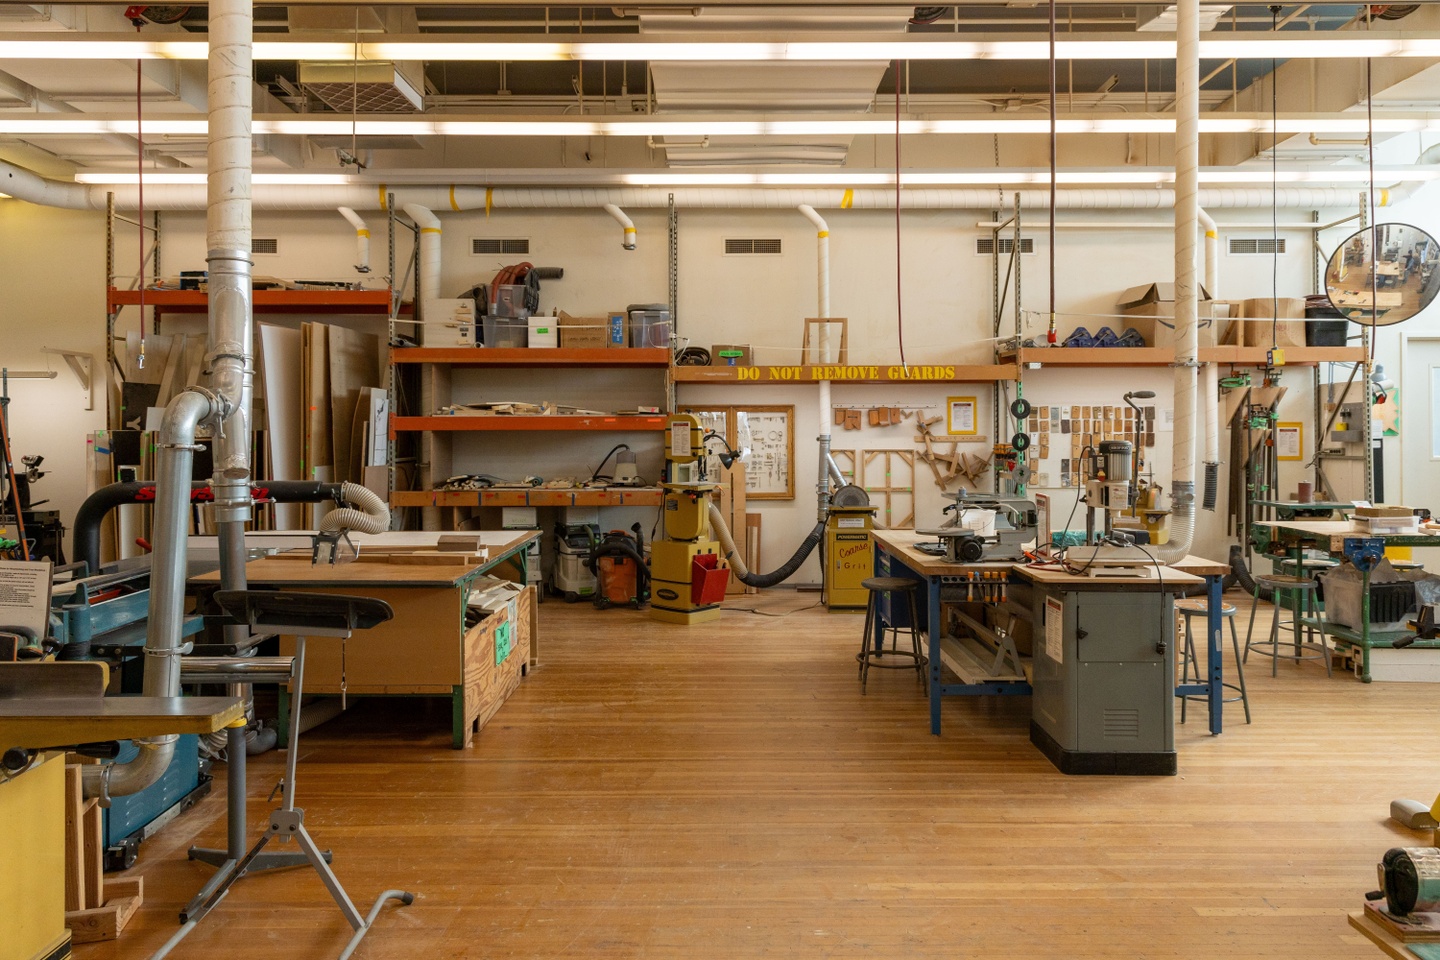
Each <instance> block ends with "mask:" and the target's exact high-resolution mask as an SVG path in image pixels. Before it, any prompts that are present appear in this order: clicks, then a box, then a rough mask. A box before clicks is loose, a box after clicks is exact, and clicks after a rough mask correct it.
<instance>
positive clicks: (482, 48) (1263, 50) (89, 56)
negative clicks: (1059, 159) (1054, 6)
mask: <svg viewBox="0 0 1440 960" xmlns="http://www.w3.org/2000/svg"><path fill="white" fill-rule="evenodd" d="M207 51H208V48H207V44H206V42H205V41H203V40H154V39H144V38H139V37H134V36H130V35H127V34H89V35H84V36H76V37H70V38H67V39H64V40H37V39H34V36H33V35H25V34H18V33H9V34H0V58H4V59H20V60H26V59H29V60H146V59H148V60H203V59H205V57H206V56H207ZM253 52H254V57H255V59H256V60H330V61H350V60H353V59H356V58H357V57H358V59H361V60H428V61H432V62H440V61H453V62H460V61H478V62H498V61H509V62H522V61H566V60H591V61H594V60H601V61H622V60H625V61H634V60H644V61H672V62H721V63H727V62H753V61H772V60H790V61H811V62H813V61H883V60H956V61H958V60H1045V59H1047V58H1048V57H1049V47H1048V44H1047V43H1046V42H1045V41H1044V40H1034V39H1017V38H1016V35H1014V34H1011V35H995V36H991V37H978V38H972V39H964V40H962V39H954V38H952V37H948V36H946V35H944V34H915V35H911V36H908V37H904V38H897V37H894V36H893V35H885V36H884V37H883V38H877V39H875V40H851V41H837V40H834V39H832V38H825V37H823V36H818V35H815V34H809V35H804V36H797V37H795V38H794V39H790V40H783V41H773V42H765V41H759V42H757V41H752V40H715V41H699V42H677V41H670V40H660V39H656V40H635V39H631V38H629V37H626V38H623V39H604V40H596V39H587V40H577V41H552V40H546V41H532V40H520V39H503V38H474V39H457V38H455V37H453V36H447V38H446V39H440V38H439V37H438V36H434V35H412V36H408V37H392V38H389V39H385V40H366V41H362V42H361V43H359V44H358V45H356V44H354V43H352V42H351V41H349V40H345V39H338V38H337V39H336V40H334V41H316V40H310V39H303V38H295V39H290V38H282V39H265V40H258V41H256V42H255V44H254V51H253ZM1056 56H1057V57H1058V58H1059V59H1061V60H1173V59H1175V41H1174V40H1173V39H1171V38H1169V37H1167V36H1166V35H1164V34H1154V35H1152V34H1145V35H1144V38H1143V39H1140V38H1139V37H1137V35H1136V34H1120V33H1096V34H1091V35H1088V36H1086V37H1084V38H1083V39H1074V40H1060V41H1058V42H1057V43H1056ZM1200 56H1201V58H1203V59H1207V60H1226V59H1230V58H1235V59H1241V60H1247V59H1269V58H1271V57H1275V58H1278V59H1282V60H1287V59H1326V60H1328V59H1356V58H1361V57H1440V33H1436V32H1434V31H1378V30H1377V31H1365V32H1362V31H1344V32H1337V33H1334V34H1330V35H1327V36H1318V37H1317V36H1315V35H1314V34H1311V33H1307V32H1300V31H1295V32H1293V33H1280V34H1273V33H1266V32H1262V31H1255V32H1254V33H1253V34H1248V33H1239V34H1237V33H1232V32H1229V31H1226V32H1223V33H1214V32H1211V33H1207V34H1202V38H1201V40H1200Z"/></svg>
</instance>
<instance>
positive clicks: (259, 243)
mask: <svg viewBox="0 0 1440 960" xmlns="http://www.w3.org/2000/svg"><path fill="white" fill-rule="evenodd" d="M250 252H251V253H279V252H280V241H279V240H278V239H276V238H275V237H251V238H250Z"/></svg>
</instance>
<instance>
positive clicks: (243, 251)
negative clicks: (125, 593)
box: [83, 0, 254, 803]
mask: <svg viewBox="0 0 1440 960" xmlns="http://www.w3.org/2000/svg"><path fill="white" fill-rule="evenodd" d="M253 30H254V10H253V8H252V6H251V0H216V2H213V3H211V5H210V19H209V39H210V66H209V89H208V96H209V104H210V118H209V122H210V148H209V154H208V172H209V179H208V182H207V184H206V187H207V203H206V248H207V251H208V252H207V255H206V263H207V265H208V267H209V278H210V296H209V304H210V335H209V349H208V351H207V353H206V369H207V371H208V373H209V376H210V387H211V389H208V390H207V389H204V388H199V387H192V388H190V389H188V390H186V391H185V392H183V393H180V394H178V395H177V396H176V397H175V399H173V400H172V401H170V404H169V405H168V406H167V407H166V409H165V418H164V420H163V422H162V424H161V429H160V438H159V443H158V447H159V452H158V454H157V457H156V474H157V475H156V482H155V524H154V534H155V536H154V543H155V557H154V564H153V566H152V568H151V574H150V605H149V629H148V631H147V633H146V636H145V676H144V683H143V692H144V694H145V695H146V696H149V697H178V696H179V695H180V663H179V656H180V627H181V622H182V620H183V619H184V615H183V604H184V600H185V574H186V563H185V542H186V539H187V537H188V535H189V519H190V518H189V508H190V471H191V466H192V462H193V459H194V449H195V434H196V432H197V430H198V429H199V426H200V424H201V423H202V422H205V421H207V420H208V421H211V422H212V423H213V428H214V433H215V442H214V446H215V475H214V477H213V478H212V479H211V487H212V489H213V490H214V501H215V508H214V509H215V514H214V515H215V520H216V523H217V525H218V527H219V534H220V582H221V585H222V586H223V587H224V588H225V589H227V590H243V589H245V563H244V552H245V522H246V521H247V520H249V519H250V439H251V438H250V407H251V386H252V384H251V379H252V374H253V370H252V363H251V358H252V354H253V330H252V304H251V278H250V259H249V257H250V238H251V229H250V148H251V140H250V115H251V84H252V81H251V47H250V38H251V34H252V32H253ZM239 629H240V630H242V631H243V630H244V628H243V627H241V628H239ZM176 739H177V738H176V737H175V736H166V737H156V738H153V739H149V740H143V741H136V743H137V746H139V747H140V753H139V754H138V756H137V757H136V759H135V760H134V761H132V762H130V763H126V764H103V765H101V766H99V767H87V768H86V769H85V770H84V771H83V774H84V776H83V783H84V792H85V795H86V796H87V797H99V798H100V800H101V802H102V803H108V802H109V798H110V797H111V796H123V795H127V794H133V793H138V792H139V791H141V790H143V789H145V788H146V787H148V786H150V785H151V784H152V783H154V782H155V781H157V780H158V779H159V778H160V776H161V774H163V773H164V772H165V770H166V768H168V767H169V765H170V759H171V757H173V756H174V752H175V741H176ZM91 771H94V772H91Z"/></svg>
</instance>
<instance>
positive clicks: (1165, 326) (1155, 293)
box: [1090, 282, 1216, 347]
mask: <svg viewBox="0 0 1440 960" xmlns="http://www.w3.org/2000/svg"><path fill="white" fill-rule="evenodd" d="M1210 305H1211V300H1210V291H1208V290H1206V289H1205V288H1204V287H1203V286H1202V287H1200V303H1199V306H1198V309H1197V310H1196V316H1198V317H1199V320H1200V346H1202V347H1213V346H1215V344H1216V337H1215V333H1216V328H1215V324H1214V322H1213V321H1212V320H1211V319H1210ZM1116 306H1118V307H1119V311H1120V313H1122V314H1124V315H1125V319H1124V320H1117V321H1115V324H1114V326H1113V327H1112V329H1113V330H1114V331H1115V332H1116V333H1124V332H1125V330H1124V328H1125V327H1134V328H1135V330H1136V332H1138V333H1139V334H1140V335H1141V336H1142V337H1144V338H1145V343H1146V344H1147V345H1149V346H1152V347H1168V346H1171V345H1172V344H1174V343H1175V326H1174V323H1173V321H1171V318H1172V317H1174V316H1175V284H1173V283H1161V282H1156V283H1142V284H1141V285H1140V286H1138V287H1131V288H1130V289H1129V290H1126V291H1125V292H1124V293H1122V294H1120V299H1119V300H1118V301H1117V303H1116ZM1090 332H1091V333H1094V332H1095V331H1094V330H1091V331H1090Z"/></svg>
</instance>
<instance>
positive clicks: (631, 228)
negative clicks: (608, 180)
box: [601, 203, 635, 250]
mask: <svg viewBox="0 0 1440 960" xmlns="http://www.w3.org/2000/svg"><path fill="white" fill-rule="evenodd" d="M601 209H603V210H604V211H605V212H606V213H608V214H610V216H612V217H614V218H615V220H616V222H617V223H619V224H620V226H621V227H622V228H623V229H624V230H625V233H624V236H623V237H622V238H621V240H620V245H621V246H623V247H624V248H625V249H626V250H634V249H635V223H634V221H632V220H631V219H630V218H629V217H628V216H626V215H625V211H624V210H621V209H620V208H619V207H617V206H615V204H613V203H607V204H605V206H604V207H602V208H601Z"/></svg>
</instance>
